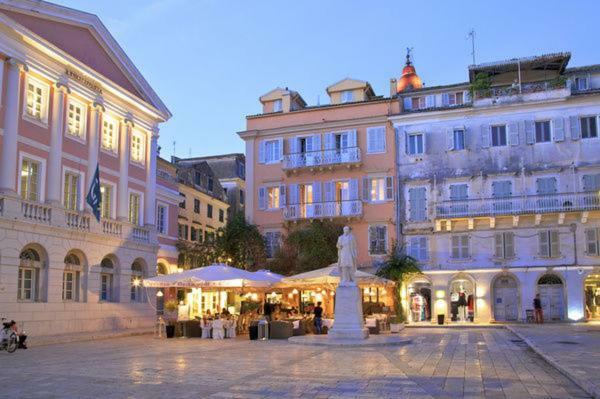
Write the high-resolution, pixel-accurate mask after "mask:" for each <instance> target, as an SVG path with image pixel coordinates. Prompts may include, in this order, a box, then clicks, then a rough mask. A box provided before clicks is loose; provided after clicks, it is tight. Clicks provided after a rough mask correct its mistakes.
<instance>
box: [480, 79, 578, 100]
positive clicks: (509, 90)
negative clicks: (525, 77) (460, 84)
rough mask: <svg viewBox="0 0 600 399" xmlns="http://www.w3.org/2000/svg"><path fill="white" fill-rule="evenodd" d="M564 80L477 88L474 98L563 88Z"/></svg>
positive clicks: (565, 85) (564, 85)
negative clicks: (484, 88)
mask: <svg viewBox="0 0 600 399" xmlns="http://www.w3.org/2000/svg"><path fill="white" fill-rule="evenodd" d="M566 87H567V83H566V81H563V80H548V81H543V82H531V83H522V84H521V87H520V88H519V85H517V84H515V85H511V86H502V87H492V88H489V89H486V90H478V91H476V92H475V99H481V98H492V97H504V96H516V95H519V94H531V93H540V92H546V91H551V90H558V89H565V88H566Z"/></svg>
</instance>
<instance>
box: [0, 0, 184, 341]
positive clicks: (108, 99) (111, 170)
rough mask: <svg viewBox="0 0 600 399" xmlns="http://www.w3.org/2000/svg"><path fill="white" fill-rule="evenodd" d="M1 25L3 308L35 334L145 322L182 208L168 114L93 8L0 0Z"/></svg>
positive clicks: (0, 250)
mask: <svg viewBox="0 0 600 399" xmlns="http://www.w3.org/2000/svg"><path fill="white" fill-rule="evenodd" d="M0 25H1V26H2V29H1V30H0V85H1V86H0V89H1V90H0V93H1V96H0V107H1V108H0V127H1V128H2V129H1V132H2V133H1V136H0V151H1V152H0V313H1V314H2V316H3V317H8V318H13V319H15V320H18V321H19V322H20V323H21V326H22V328H24V329H26V330H27V331H28V332H29V333H30V334H31V335H33V336H43V335H48V334H57V333H58V334H64V333H77V332H88V331H95V332H97V331H102V330H115V329H117V330H121V329H135V328H148V327H149V326H150V325H151V324H152V323H153V320H154V316H153V315H154V311H153V309H152V306H150V304H149V301H148V298H147V296H146V294H145V292H143V291H142V289H141V287H140V280H141V279H143V278H144V277H146V276H151V275H154V274H155V273H156V265H157V251H158V249H159V241H158V238H157V230H156V225H157V224H159V227H160V228H161V232H160V233H159V235H158V236H161V237H162V238H161V240H162V241H161V242H162V243H163V244H169V243H171V241H169V234H171V233H174V232H173V231H172V230H170V229H169V228H168V227H165V226H164V224H165V223H168V222H169V219H175V218H176V217H175V218H174V217H173V215H169V213H172V211H169V210H167V212H166V214H165V213H164V212H162V213H161V212H157V204H158V205H161V204H162V205H167V206H168V205H169V200H168V198H169V197H170V198H171V199H173V197H174V195H171V194H172V193H169V192H168V191H169V190H168V188H169V187H168V186H169V182H163V183H161V184H162V187H163V188H165V187H166V189H163V188H161V190H162V191H163V194H159V195H160V198H159V199H158V203H157V192H156V191H157V190H156V187H157V185H156V184H155V182H156V163H157V139H158V131H159V128H158V127H159V124H160V123H162V122H165V121H166V120H168V119H169V117H170V116H171V115H170V112H169V110H168V109H167V108H166V107H165V105H164V104H163V103H162V102H161V100H160V98H159V97H158V96H157V95H156V93H155V92H154V91H153V90H152V88H151V87H150V86H149V85H148V83H147V82H146V81H145V80H144V78H143V77H142V76H141V74H140V73H139V71H138V70H137V69H136V67H135V66H134V65H133V64H132V62H131V61H130V60H129V58H128V57H127V55H126V54H125V53H124V52H123V50H122V49H121V48H120V47H119V45H118V43H117V42H116V41H115V40H114V38H113V37H112V36H111V35H110V33H109V32H108V30H107V29H106V28H105V27H104V25H103V24H102V23H101V22H100V20H99V19H98V18H97V17H96V16H95V15H91V14H87V13H84V12H80V11H76V10H73V9H70V8H66V7H61V6H57V5H54V4H50V3H46V2H43V1H29V0H19V1H16V0H15V1H12V0H2V1H0ZM98 164H99V170H100V184H101V190H100V191H101V199H102V205H101V219H100V222H98V221H96V219H95V217H94V216H93V215H92V213H91V211H90V207H89V206H88V205H87V204H86V201H85V197H86V194H87V192H88V190H89V187H90V184H91V181H92V178H93V176H94V172H95V170H96V166H97V165H98ZM162 180H165V179H162ZM165 192H166V194H165ZM174 201H175V200H173V201H172V202H174ZM159 209H160V208H159ZM157 215H158V216H159V220H157ZM161 223H162V224H161Z"/></svg>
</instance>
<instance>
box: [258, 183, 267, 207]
mask: <svg viewBox="0 0 600 399" xmlns="http://www.w3.org/2000/svg"><path fill="white" fill-rule="evenodd" d="M258 209H267V189H266V188H265V187H259V189H258Z"/></svg>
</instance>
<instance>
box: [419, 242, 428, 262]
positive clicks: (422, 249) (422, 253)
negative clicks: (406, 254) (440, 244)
mask: <svg viewBox="0 0 600 399" xmlns="http://www.w3.org/2000/svg"><path fill="white" fill-rule="evenodd" d="M428 258H429V251H428V250H427V237H420V238H419V260H421V261H425V260H427V259H428Z"/></svg>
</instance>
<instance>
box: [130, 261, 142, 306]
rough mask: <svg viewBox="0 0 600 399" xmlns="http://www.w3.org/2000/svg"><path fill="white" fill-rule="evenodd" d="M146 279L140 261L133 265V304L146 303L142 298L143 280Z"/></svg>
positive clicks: (134, 262)
mask: <svg viewBox="0 0 600 399" xmlns="http://www.w3.org/2000/svg"><path fill="white" fill-rule="evenodd" d="M143 277H144V266H143V265H142V263H141V262H140V261H139V260H135V261H133V263H132V264H131V302H144V298H143V296H142V279H143Z"/></svg>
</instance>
